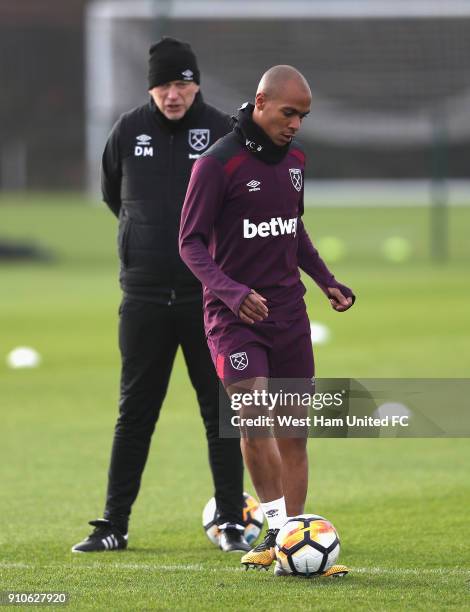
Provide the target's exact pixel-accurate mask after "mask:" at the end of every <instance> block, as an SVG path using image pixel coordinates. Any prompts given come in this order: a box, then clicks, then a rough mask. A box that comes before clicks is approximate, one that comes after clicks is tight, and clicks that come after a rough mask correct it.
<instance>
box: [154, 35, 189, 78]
mask: <svg viewBox="0 0 470 612" xmlns="http://www.w3.org/2000/svg"><path fill="white" fill-rule="evenodd" d="M148 80H149V89H152V88H153V87H158V85H163V84H164V83H169V82H170V81H194V82H195V83H198V84H199V82H200V74H199V68H198V67H197V60H196V56H195V55H194V53H193V50H192V49H191V47H190V46H189V45H188V43H185V42H181V41H180V40H176V39H175V38H169V37H164V38H162V39H161V40H160V41H159V42H157V43H155V44H153V45H152V46H151V47H150V50H149V75H148Z"/></svg>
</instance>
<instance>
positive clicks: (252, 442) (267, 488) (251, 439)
mask: <svg viewBox="0 0 470 612" xmlns="http://www.w3.org/2000/svg"><path fill="white" fill-rule="evenodd" d="M264 389H267V379H266V378H264V377H257V378H250V379H247V380H244V381H241V382H239V383H235V384H233V385H229V386H228V387H227V389H226V390H227V393H228V394H229V396H230V397H231V396H232V395H233V394H234V393H250V392H251V391H255V390H258V391H262V390H264ZM253 411H254V408H253V407H250V408H249V411H248V410H244V409H243V408H242V409H241V411H240V416H241V417H253V416H254V413H253ZM258 413H259V414H263V410H262V409H260V410H259V412H258ZM263 434H265V435H263ZM241 435H242V437H241V440H240V446H241V450H242V455H243V460H244V462H245V465H246V467H247V468H248V471H249V472H250V476H251V480H252V481H253V485H254V487H255V489H256V493H257V495H258V497H259V499H260V501H261V502H269V501H272V500H273V499H279V498H280V497H282V496H283V491H282V464H281V454H280V452H279V448H278V445H277V443H276V440H275V439H274V438H273V437H272V436H271V435H269V431H268V430H266V431H265V432H263V431H262V428H256V429H254V430H253V432H251V433H250V432H249V431H247V429H246V428H242V429H241Z"/></svg>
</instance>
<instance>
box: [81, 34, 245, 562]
mask: <svg viewBox="0 0 470 612" xmlns="http://www.w3.org/2000/svg"><path fill="white" fill-rule="evenodd" d="M199 81H200V74H199V69H198V66H197V61H196V57H195V55H194V53H193V52H192V50H191V47H190V46H189V45H188V44H186V43H182V42H180V41H177V40H175V39H172V38H163V39H162V40H161V41H160V42H158V43H156V44H155V45H153V46H152V47H151V48H150V58H149V93H150V100H149V102H148V104H145V105H144V106H141V107H138V108H136V109H133V110H131V111H129V112H127V113H125V114H123V115H122V116H121V117H120V119H119V120H118V121H117V123H116V124H115V125H114V127H113V129H112V131H111V134H110V136H109V138H108V141H107V143H106V148H105V150H104V154H103V161H102V192H103V199H104V201H105V202H106V204H107V205H108V206H109V208H110V209H111V210H112V211H113V213H114V214H115V215H116V216H117V217H118V218H119V234H118V247H119V256H120V260H121V272H120V283H121V288H122V290H123V300H122V303H121V307H120V326H119V346H120V350H121V357H122V370H121V395H120V403H119V409H120V414H119V418H118V420H117V423H116V428H115V433H114V443H113V449H112V455H111V464H110V468H109V476H108V491H107V498H106V506H105V511H104V518H103V519H97V520H95V521H91V522H90V524H91V525H92V526H93V527H94V528H95V529H94V531H93V533H92V534H90V536H88V538H87V539H85V540H84V541H83V542H80V543H79V544H76V545H75V546H74V547H73V548H72V551H74V552H92V551H104V550H116V549H123V548H126V547H127V543H128V540H127V533H128V522H129V516H130V512H131V507H132V504H133V503H134V501H135V499H136V497H137V494H138V491H139V487H140V481H141V476H142V473H143V470H144V467H145V463H146V460H147V456H148V451H149V448H150V441H151V437H152V434H153V431H154V429H155V424H156V422H157V419H158V416H159V413H160V408H161V406H162V403H163V400H164V397H165V394H166V391H167V387H168V381H169V378H170V374H171V370H172V367H173V361H174V358H175V354H176V351H177V349H178V346H180V345H181V347H182V350H183V355H184V358H185V361H186V366H187V368H188V372H189V376H190V379H191V382H192V385H193V387H194V389H195V391H196V393H197V398H198V401H199V406H200V411H201V416H202V418H203V421H204V425H205V428H206V435H207V441H208V446H209V461H210V466H211V470H212V475H213V479H214V485H215V498H216V502H217V508H218V511H219V519H218V523H219V527H220V529H221V537H220V547H221V549H222V550H225V551H232V550H240V551H246V550H249V549H250V547H249V545H248V543H247V542H246V540H245V538H244V536H243V527H242V507H243V467H242V459H241V454H240V449H239V442H238V440H237V439H224V440H221V439H220V438H219V435H218V434H219V432H218V402H217V400H218V387H217V377H216V374H215V371H214V367H213V365H212V361H211V358H210V355H209V351H208V348H207V344H206V341H205V334H204V328H203V318H202V291H201V285H200V283H199V281H198V280H197V279H196V278H195V277H194V276H193V274H192V273H191V272H190V271H189V269H188V268H187V266H186V265H185V264H184V263H183V261H182V260H181V258H180V256H179V253H178V232H179V220H180V215H181V208H182V205H183V201H184V196H185V193H186V187H187V185H188V181H189V176H190V172H191V167H192V165H193V163H194V161H195V160H196V159H197V158H198V157H199V156H200V155H201V154H202V153H203V152H204V151H205V150H206V149H207V148H208V147H209V146H210V145H211V144H212V143H214V142H215V141H216V140H218V139H219V138H220V137H221V136H224V135H225V134H226V133H228V132H229V131H230V130H231V125H230V118H229V116H228V115H225V114H224V113H222V112H220V111H218V110H217V109H216V108H214V107H212V106H210V105H209V104H206V103H205V102H204V100H203V98H202V95H201V93H200V91H199Z"/></svg>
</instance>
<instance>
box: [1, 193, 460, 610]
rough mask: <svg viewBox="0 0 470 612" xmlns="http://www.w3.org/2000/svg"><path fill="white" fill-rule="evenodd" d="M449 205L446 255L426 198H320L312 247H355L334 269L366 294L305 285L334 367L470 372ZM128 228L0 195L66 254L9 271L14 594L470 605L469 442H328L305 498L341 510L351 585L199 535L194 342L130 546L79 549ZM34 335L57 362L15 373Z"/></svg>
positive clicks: (92, 599) (93, 488) (171, 603)
mask: <svg viewBox="0 0 470 612" xmlns="http://www.w3.org/2000/svg"><path fill="white" fill-rule="evenodd" d="M449 215H450V217H449V225H450V260H449V262H448V263H447V264H446V265H441V266H439V265H432V264H431V262H430V261H429V257H428V252H427V251H428V235H429V211H427V210H426V209H424V208H393V209H391V208H377V209H361V208H329V209H327V208H308V209H307V211H306V214H305V221H306V225H307V227H308V229H309V231H310V233H311V235H312V237H313V239H314V240H317V239H320V238H321V237H322V236H332V235H333V236H337V237H339V238H341V239H343V240H344V241H345V244H346V248H347V253H346V256H345V258H344V259H343V260H342V261H340V262H338V263H337V264H334V265H332V268H333V270H334V272H335V274H336V276H337V277H338V278H339V279H340V280H342V281H343V282H345V283H347V284H350V285H351V286H352V287H353V288H354V289H355V291H356V293H357V295H358V301H357V304H356V306H355V307H354V309H353V310H351V311H350V312H348V313H345V314H338V313H334V312H333V311H331V310H330V308H329V304H328V303H327V301H326V300H325V299H324V297H323V295H322V294H321V292H320V291H319V290H317V289H316V287H315V286H314V285H313V283H311V282H310V281H306V283H307V288H308V294H307V295H308V310H309V314H310V316H311V318H312V319H313V320H316V321H321V322H322V323H324V324H326V325H328V327H330V329H331V331H332V335H331V341H330V342H329V343H328V344H326V345H323V346H319V347H318V348H317V349H316V364H317V375H318V376H324V377H334V376H338V377H343V376H356V377H468V375H469V369H468V366H469V346H470V325H469V323H470V314H469V313H470V308H469V306H468V304H469V302H470V287H469V283H468V269H469V264H470V245H469V242H468V227H469V225H470V208H452V209H451V210H450V212H449ZM115 230H116V222H115V220H114V219H113V217H112V216H111V215H110V214H109V213H107V211H106V210H105V209H104V207H101V206H95V205H89V204H87V203H85V202H84V201H83V200H82V199H81V198H80V197H78V196H70V195H64V196H60V195H56V196H53V197H52V196H47V195H43V196H37V197H29V198H22V197H19V196H17V197H7V196H3V198H2V199H1V200H0V239H2V238H25V239H26V238H34V240H35V241H36V242H37V243H38V244H41V245H43V246H44V247H47V248H49V249H51V251H53V252H54V253H55V254H56V255H57V260H56V262H55V263H50V264H5V263H3V264H1V265H0V278H1V283H0V296H1V297H0V330H1V333H0V415H1V427H0V441H1V444H0V473H1V477H0V481H1V495H0V517H1V529H0V591H2V590H3V591H4V590H17V591H55V590H60V591H67V592H69V593H70V598H71V599H70V604H69V608H70V609H76V610H100V611H101V610H129V611H131V610H132V611H135V610H222V609H224V610H253V609H255V608H258V609H262V610H289V609H300V610H310V609H311V610H344V609H349V610H351V609H353V610H356V609H357V610H364V609H369V610H403V609H410V610H417V609H423V610H424V609H427V610H435V609H468V607H469V604H470V602H469V597H470V582H469V581H470V557H469V552H468V551H469V548H468V542H469V535H470V534H469V525H468V509H469V508H470V491H469V480H468V466H469V461H470V443H469V441H468V440H466V439H447V440H436V439H420V440H395V439H387V440H385V439H383V440H380V439H379V440H360V439H354V440H325V439H322V440H317V441H315V440H310V442H309V449H310V450H309V452H310V460H311V461H310V466H311V469H310V488H309V495H308V501H307V508H306V510H307V511H308V512H315V513H319V514H322V515H325V516H327V517H328V518H329V519H330V520H332V521H333V522H334V524H335V525H336V527H337V529H338V531H339V533H340V536H341V538H342V552H341V556H340V561H342V562H344V563H347V564H348V565H349V566H350V567H351V569H352V571H351V573H350V575H348V576H347V577H346V578H344V579H342V580H336V581H334V580H326V579H312V580H302V579H296V578H275V577H274V576H273V574H272V572H269V573H267V572H262V573H260V572H255V571H251V572H244V571H243V570H241V569H240V567H239V563H238V557H237V556H235V555H224V554H222V553H220V552H218V551H217V550H216V549H215V548H214V547H213V546H212V545H211V544H210V543H209V541H208V540H207V538H206V536H205V535H204V533H203V531H202V528H201V522H200V521H201V517H200V515H201V511H202V508H203V506H204V504H205V502H206V501H207V499H208V498H209V497H210V496H211V495H212V488H211V480H210V474H209V469H208V465H207V457H206V448H205V442H204V435H203V428H202V423H201V421H200V418H199V416H198V410H197V405H196V401H195V397H194V394H193V392H192V389H191V387H190V384H189V382H188V378H187V376H186V373H185V368H184V363H183V360H182V358H181V355H178V358H177V362H176V366H175V369H174V372H173V377H172V381H171V386H170V389H169V393H168V397H167V400H166V402H165V406H164V409H163V412H162V417H161V420H160V422H159V424H158V426H157V431H156V434H155V437H154V440H153V446H152V450H151V454H150V457H149V461H148V465H147V469H146V472H145V474H144V478H143V485H142V490H141V494H140V496H139V498H138V500H137V503H136V505H135V508H134V511H133V516H132V522H131V531H130V549H129V550H128V551H127V552H123V553H110V554H106V553H102V554H96V555H91V556H90V555H72V553H70V547H71V546H72V544H74V543H75V542H77V541H78V540H80V539H82V538H83V537H84V536H85V535H86V534H87V532H88V526H87V525H86V521H87V520H90V519H92V518H95V517H98V516H100V515H101V512H102V505H103V499H104V489H105V481H106V471H107V464H108V458H109V452H110V447H111V436H112V428H113V426H114V421H115V417H116V411H117V393H118V372H119V355H118V351H117V342H116V323H117V310H118V304H119V299H120V293H119V289H118V286H117V259H116V255H115ZM397 235H398V236H402V237H405V238H406V239H407V240H409V241H410V244H411V245H412V258H411V259H410V261H409V262H408V263H406V264H393V263H390V262H386V261H384V259H383V258H382V256H381V251H380V249H381V244H382V243H383V241H384V240H385V239H386V238H387V237H390V236H397ZM21 345H27V346H33V347H34V348H36V349H37V350H38V351H39V352H40V353H41V355H42V358H43V362H42V364H41V366H40V367H39V368H37V369H34V370H10V369H8V368H7V366H6V362H5V356H6V354H7V353H8V352H9V351H10V350H11V349H12V348H14V347H15V346H21ZM246 489H247V490H249V491H251V492H253V487H252V486H251V484H250V483H249V481H248V477H247V482H246Z"/></svg>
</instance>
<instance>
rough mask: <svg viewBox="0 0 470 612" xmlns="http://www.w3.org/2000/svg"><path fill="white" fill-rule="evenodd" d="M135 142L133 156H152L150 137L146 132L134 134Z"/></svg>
mask: <svg viewBox="0 0 470 612" xmlns="http://www.w3.org/2000/svg"><path fill="white" fill-rule="evenodd" d="M135 139H136V141H137V144H136V145H135V147H134V157H153V147H152V146H151V142H152V137H151V136H149V135H148V134H140V136H136V138H135Z"/></svg>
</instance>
